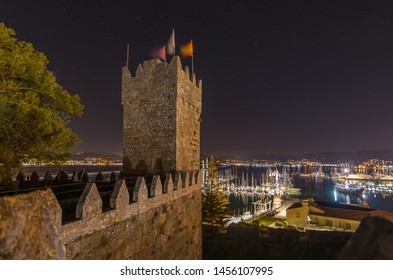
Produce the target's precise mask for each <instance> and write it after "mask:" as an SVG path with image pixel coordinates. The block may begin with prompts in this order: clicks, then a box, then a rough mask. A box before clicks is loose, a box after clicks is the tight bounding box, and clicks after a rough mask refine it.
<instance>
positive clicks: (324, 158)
mask: <svg viewBox="0 0 393 280" xmlns="http://www.w3.org/2000/svg"><path fill="white" fill-rule="evenodd" d="M206 157H207V156H205V155H203V156H202V159H203V158H206ZM216 158H217V159H220V160H228V159H238V160H277V161H287V160H302V159H308V160H314V161H319V162H322V163H325V162H326V163H328V162H329V163H334V162H340V161H353V162H355V163H356V162H362V161H365V160H369V159H381V160H393V150H378V151H373V150H361V151H357V152H320V153H307V154H300V155H288V154H287V155H285V154H257V155H248V156H236V157H234V156H222V155H221V156H219V155H217V156H216Z"/></svg>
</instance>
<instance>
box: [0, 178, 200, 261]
mask: <svg viewBox="0 0 393 280" xmlns="http://www.w3.org/2000/svg"><path fill="white" fill-rule="evenodd" d="M184 174H185V176H182V175H181V173H175V174H174V177H172V174H167V175H166V176H165V179H164V178H160V176H158V175H157V176H154V177H153V180H152V181H151V184H150V186H148V185H147V183H146V181H145V178H143V177H138V178H137V180H136V182H135V185H127V184H126V181H125V180H118V181H117V182H116V184H115V186H114V187H113V190H112V192H111V194H110V209H109V210H107V211H104V212H103V201H102V198H101V195H102V194H101V193H100V192H99V191H98V190H97V187H96V184H95V183H87V184H86V185H85V188H84V190H83V192H82V194H81V196H80V197H79V199H78V203H77V206H76V211H75V212H76V215H75V218H74V219H72V220H69V221H66V222H64V223H62V215H63V211H64V209H62V208H61V206H60V205H62V201H58V200H57V198H56V196H55V195H54V193H53V192H52V190H51V189H50V188H48V189H46V190H39V191H34V192H29V193H24V194H18V195H14V196H7V197H0V221H1V232H0V259H61V258H66V259H201V258H202V221H201V219H202V218H201V211H199V210H200V208H201V190H200V178H199V177H200V176H199V171H195V172H192V171H191V172H184ZM182 178H184V180H183V179H182ZM162 182H163V183H162ZM14 207H18V208H15V209H14V210H12V209H13V208H14ZM10 209H11V210H10ZM30 209H34V211H29V210H30ZM37 214H39V216H37ZM15 215H17V217H19V218H17V217H16V216H15ZM21 217H23V218H21ZM16 218H17V219H16ZM32 221H33V222H32ZM34 221H35V222H34ZM42 221H45V225H46V226H45V227H41V226H37V223H38V222H40V223H42ZM16 229H20V230H16ZM48 240H51V242H48V244H47V245H46V246H41V245H42V244H43V243H45V242H47V241H48ZM15 244H16V245H15ZM18 244H19V245H20V246H19V245H18ZM34 244H35V245H34ZM17 245H18V246H17ZM40 246H41V247H40ZM26 248H41V249H40V250H26Z"/></svg>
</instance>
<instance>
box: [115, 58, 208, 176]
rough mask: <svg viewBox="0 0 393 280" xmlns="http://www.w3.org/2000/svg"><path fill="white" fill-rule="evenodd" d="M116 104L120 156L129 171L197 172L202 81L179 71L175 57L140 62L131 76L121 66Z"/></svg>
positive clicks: (181, 70)
mask: <svg viewBox="0 0 393 280" xmlns="http://www.w3.org/2000/svg"><path fill="white" fill-rule="evenodd" d="M122 105H123V108H124V117H123V156H124V157H128V158H129V159H130V160H131V165H132V167H133V168H135V167H136V166H137V165H138V164H139V165H140V164H141V163H143V164H146V165H147V167H148V171H149V172H152V171H153V172H156V171H157V170H158V171H163V172H171V171H185V170H199V164H200V122H201V119H200V115H201V111H202V81H201V80H199V81H197V80H196V77H195V74H193V75H192V77H190V72H189V70H188V67H185V69H184V70H183V68H182V64H181V60H180V58H179V57H178V56H175V57H174V58H173V59H172V61H171V62H170V63H169V64H168V63H167V62H161V61H160V60H158V59H152V60H148V61H145V62H143V65H141V64H140V65H139V66H138V68H137V70H136V74H135V77H133V76H131V73H130V71H129V70H128V68H127V67H123V73H122ZM143 164H142V165H143ZM161 167H162V169H163V170H161Z"/></svg>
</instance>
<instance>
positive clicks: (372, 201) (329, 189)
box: [293, 175, 393, 212]
mask: <svg viewBox="0 0 393 280" xmlns="http://www.w3.org/2000/svg"><path fill="white" fill-rule="evenodd" d="M293 182H294V185H295V187H298V188H300V189H301V190H302V198H309V197H312V198H314V200H325V201H330V202H335V201H337V202H341V203H351V204H359V205H364V206H366V205H368V206H369V207H370V208H375V209H380V210H385V211H390V212H393V199H392V197H391V196H385V197H383V195H382V193H380V192H374V193H372V192H370V191H364V192H363V193H362V194H361V195H350V194H343V193H340V192H337V191H336V190H335V189H334V185H335V184H336V181H334V180H332V179H330V178H317V179H316V178H314V177H300V176H299V175H296V176H295V177H294V178H293ZM350 183H361V181H356V182H355V181H354V182H352V181H350ZM389 184H390V183H389V182H383V183H382V185H385V186H389Z"/></svg>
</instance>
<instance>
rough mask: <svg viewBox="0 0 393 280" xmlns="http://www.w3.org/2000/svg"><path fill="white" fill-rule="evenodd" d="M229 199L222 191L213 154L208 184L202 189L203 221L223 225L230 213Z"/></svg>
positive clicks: (207, 177)
mask: <svg viewBox="0 0 393 280" xmlns="http://www.w3.org/2000/svg"><path fill="white" fill-rule="evenodd" d="M229 204H230V203H229V200H228V198H227V197H226V195H225V194H224V193H223V192H222V191H221V186H220V181H219V178H218V167H217V162H216V161H215V159H214V157H213V156H211V157H210V159H209V163H208V168H207V176H206V184H205V185H204V187H203V190H202V223H203V224H205V225H213V226H219V227H223V226H224V225H225V222H226V219H227V218H228V216H229V215H230V208H229V207H228V205H229Z"/></svg>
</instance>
